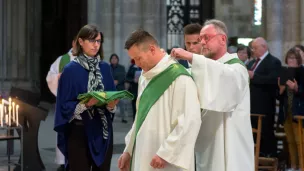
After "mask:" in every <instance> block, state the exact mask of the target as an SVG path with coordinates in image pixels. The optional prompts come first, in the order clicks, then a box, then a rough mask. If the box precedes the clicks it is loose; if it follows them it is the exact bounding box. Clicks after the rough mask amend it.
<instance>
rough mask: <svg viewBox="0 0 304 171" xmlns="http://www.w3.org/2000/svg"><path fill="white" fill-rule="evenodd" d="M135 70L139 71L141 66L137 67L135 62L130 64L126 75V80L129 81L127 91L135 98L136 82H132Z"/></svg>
mask: <svg viewBox="0 0 304 171" xmlns="http://www.w3.org/2000/svg"><path fill="white" fill-rule="evenodd" d="M136 71H141V68H139V67H138V66H136V65H135V64H131V66H130V67H129V69H128V72H127V76H126V81H127V82H128V83H130V88H129V90H128V91H130V92H131V93H132V94H133V95H134V97H135V99H136V97H137V91H138V83H136V82H134V78H135V73H136Z"/></svg>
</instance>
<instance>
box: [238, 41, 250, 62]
mask: <svg viewBox="0 0 304 171" xmlns="http://www.w3.org/2000/svg"><path fill="white" fill-rule="evenodd" d="M244 49H246V51H247V55H248V59H249V58H250V56H251V50H250V48H249V47H248V46H245V45H243V44H239V45H237V50H236V52H239V51H240V50H244Z"/></svg>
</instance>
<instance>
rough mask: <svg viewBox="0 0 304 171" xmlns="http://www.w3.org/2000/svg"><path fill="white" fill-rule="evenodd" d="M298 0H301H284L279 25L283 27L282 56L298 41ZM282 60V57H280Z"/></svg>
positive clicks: (299, 27)
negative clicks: (281, 22)
mask: <svg viewBox="0 0 304 171" xmlns="http://www.w3.org/2000/svg"><path fill="white" fill-rule="evenodd" d="M300 1H302V0H284V1H283V2H284V3H283V9H282V12H281V14H284V15H283V23H284V24H282V25H281V27H283V29H284V34H283V35H284V39H283V42H284V44H283V56H285V54H286V52H287V51H288V50H289V49H290V48H292V47H293V46H294V45H296V44H297V43H299V42H300V37H301V32H300V29H301V25H300V10H301V9H300ZM282 59H283V60H284V58H282Z"/></svg>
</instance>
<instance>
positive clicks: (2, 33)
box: [0, 0, 41, 93]
mask: <svg viewBox="0 0 304 171" xmlns="http://www.w3.org/2000/svg"><path fill="white" fill-rule="evenodd" d="M40 8H41V7H40V1H39V0H25V1H20V2H19V1H18V2H17V1H11V0H0V16H1V17H0V27H1V28H0V59H1V60H0V68H1V69H0V81H1V83H0V91H1V92H2V93H8V91H9V90H10V88H11V86H12V85H13V86H16V87H19V88H23V89H27V90H31V91H37V90H38V91H39V88H38V87H39V85H38V84H39V56H40V27H41V26H40Z"/></svg>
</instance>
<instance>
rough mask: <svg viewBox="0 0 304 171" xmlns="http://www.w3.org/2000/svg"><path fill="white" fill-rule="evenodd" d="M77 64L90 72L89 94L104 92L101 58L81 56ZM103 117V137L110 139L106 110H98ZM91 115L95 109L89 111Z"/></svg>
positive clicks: (76, 60)
mask: <svg viewBox="0 0 304 171" xmlns="http://www.w3.org/2000/svg"><path fill="white" fill-rule="evenodd" d="M74 61H75V62H77V63H79V64H80V65H81V66H82V67H83V68H84V69H86V70H88V71H89V81H88V92H91V91H104V85H103V84H102V81H101V80H102V75H101V72H100V68H99V61H100V58H98V57H96V58H95V57H93V58H91V57H85V56H84V55H79V56H77V57H76V58H75V59H74ZM97 111H98V113H99V114H100V116H101V121H102V123H103V137H104V139H108V122H107V118H106V116H105V114H104V110H101V109H97ZM88 113H89V115H91V118H92V115H94V113H95V110H94V108H91V109H88Z"/></svg>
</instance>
